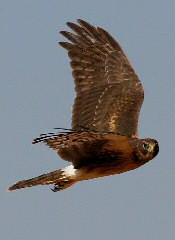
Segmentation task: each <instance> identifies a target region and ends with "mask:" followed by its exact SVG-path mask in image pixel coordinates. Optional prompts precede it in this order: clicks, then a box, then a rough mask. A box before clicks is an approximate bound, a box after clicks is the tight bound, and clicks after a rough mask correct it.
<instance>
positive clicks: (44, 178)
mask: <svg viewBox="0 0 175 240" xmlns="http://www.w3.org/2000/svg"><path fill="white" fill-rule="evenodd" d="M72 167H73V166H68V167H65V168H63V169H58V170H55V171H53V172H50V173H46V174H42V175H40V176H38V177H34V178H30V179H27V180H22V181H19V182H17V183H15V184H14V185H12V186H10V187H9V188H8V191H13V190H18V189H21V188H26V187H33V186H37V185H49V184H54V188H53V189H52V190H53V191H54V192H57V191H60V190H63V189H65V188H68V187H70V186H71V185H72V184H74V183H75V182H76V181H75V179H74V177H73V176H74V172H71V171H70V168H72ZM71 174H72V175H71Z"/></svg>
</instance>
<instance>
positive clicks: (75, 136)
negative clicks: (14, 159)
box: [33, 131, 131, 168]
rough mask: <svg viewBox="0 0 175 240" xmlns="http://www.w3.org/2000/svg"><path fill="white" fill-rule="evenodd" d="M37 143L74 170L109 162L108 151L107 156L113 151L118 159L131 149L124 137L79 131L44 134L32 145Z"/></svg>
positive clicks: (126, 138)
mask: <svg viewBox="0 0 175 240" xmlns="http://www.w3.org/2000/svg"><path fill="white" fill-rule="evenodd" d="M38 142H44V143H46V145H48V146H49V147H50V148H52V149H53V150H55V151H56V152H57V154H58V155H59V156H60V157H61V158H62V159H63V160H66V161H68V162H72V163H73V164H74V166H75V167H76V168H79V167H82V166H83V165H88V164H89V165H90V164H91V163H95V162H97V161H99V162H100V163H102V158H103V160H105V161H106V162H108V161H110V157H111V156H110V155H108V153H107V152H108V151H109V154H110V152H111V151H114V152H115V153H117V157H118V159H120V158H122V157H123V153H124V152H126V153H127V152H128V151H130V149H131V148H130V144H129V139H128V137H126V136H122V135H118V134H98V133H94V132H81V131H80V132H67V133H64V134H60V133H58V134H54V133H50V134H44V135H41V136H40V137H38V138H35V139H34V140H33V143H34V144H35V143H38ZM111 148H112V149H111ZM105 156H106V158H105Z"/></svg>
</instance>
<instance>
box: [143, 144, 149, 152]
mask: <svg viewBox="0 0 175 240" xmlns="http://www.w3.org/2000/svg"><path fill="white" fill-rule="evenodd" d="M142 146H143V148H144V149H145V150H147V151H148V149H149V144H148V143H143V145H142Z"/></svg>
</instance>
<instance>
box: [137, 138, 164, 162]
mask: <svg viewBox="0 0 175 240" xmlns="http://www.w3.org/2000/svg"><path fill="white" fill-rule="evenodd" d="M158 152H159V144H158V142H157V141H156V140H155V139H151V138H146V139H138V140H137V143H135V154H136V156H137V157H138V160H141V161H144V162H148V161H150V160H151V159H153V158H154V157H155V156H156V155H157V154H158Z"/></svg>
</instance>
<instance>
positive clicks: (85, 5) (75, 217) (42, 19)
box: [0, 0, 175, 240]
mask: <svg viewBox="0 0 175 240" xmlns="http://www.w3.org/2000/svg"><path fill="white" fill-rule="evenodd" d="M77 18H82V19H84V20H86V21H89V22H90V23H92V24H94V25H96V26H101V27H104V28H106V29H107V30H108V31H109V32H110V33H112V35H113V36H114V37H115V38H117V40H118V41H119V42H120V44H121V45H122V47H123V48H124V50H125V52H126V53H127V54H128V56H129V58H130V59H131V61H132V64H133V67H134V68H135V70H136V72H137V74H138V75H139V77H140V79H141V80H142V83H143V86H144V89H145V101H144V104H143V107H142V111H141V117H140V124H139V134H140V137H142V138H143V137H152V138H155V139H157V140H158V141H159V144H160V153H159V155H158V156H157V157H156V159H155V160H153V161H152V162H150V163H149V164H147V165H145V166H143V167H141V168H139V169H137V170H135V171H130V172H128V173H125V174H121V175H115V176H112V177H106V178H103V179H97V180H91V181H87V182H81V183H78V184H76V185H74V186H73V187H72V188H69V189H67V190H65V191H62V192H58V193H53V192H51V191H50V186H40V187H35V188H28V189H25V190H21V191H14V192H11V193H8V192H6V189H7V187H8V185H11V184H12V183H14V182H16V181H18V180H21V179H24V178H28V177H33V176H37V175H39V174H42V173H45V172H49V171H52V170H54V169H56V168H60V167H62V166H66V165H67V163H66V162H64V161H62V160H60V158H59V157H58V156H57V155H56V153H55V152H54V151H52V150H50V149H48V148H47V147H46V146H44V145H42V144H38V145H32V144H31V141H32V139H33V138H34V137H36V136H38V135H39V134H40V133H47V132H50V131H52V129H53V128H54V127H70V125H71V106H72V102H73V99H74V90H73V78H72V76H71V71H70V67H69V60H68V57H67V54H66V51H65V50H64V49H62V48H61V47H58V45H57V41H63V39H64V38H63V37H62V36H61V35H60V34H58V32H59V31H60V30H63V29H68V28H67V27H66V25H65V22H66V21H73V22H75V21H76V19H77ZM0 25H1V27H0V69H1V70H0V114H1V115H0V128H1V129H0V141H1V150H0V152H1V157H0V195H1V196H0V239H7V240H9V239H13V240H31V239H32V240H35V239H36V240H45V239H49V240H50V239H52V240H56V239H65V240H77V239H82V240H89V239H91V240H97V239H100V240H106V239H118V240H119V239H124V240H136V239H139V240H148V239H149V240H150V239H151V240H152V239H153V240H167V239H174V237H175V186H174V185H175V158H174V150H175V144H174V142H175V140H174V139H175V138H174V134H175V126H174V125H175V124H174V122H175V120H174V119H175V78H174V76H175V74H174V72H175V26H174V25H175V1H174V0H172V1H170V0H167V1H161V0H160V1H158V0H157V1H156V0H155V1H153V0H145V1H142V0H132V1H131V0H121V1H117V0H116V1H114V0H111V1H104V0H96V1H94V0H88V1H80V0H74V1H67V0H64V1H63V0H58V1H56V0H52V1H45V0H35V1H34V0H28V1H22V0H16V1H15V0H14V1H13V0H11V1H8V0H7V1H6V0H4V1H2V0H1V1H0Z"/></svg>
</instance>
